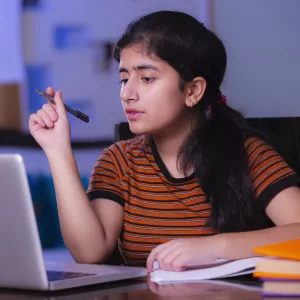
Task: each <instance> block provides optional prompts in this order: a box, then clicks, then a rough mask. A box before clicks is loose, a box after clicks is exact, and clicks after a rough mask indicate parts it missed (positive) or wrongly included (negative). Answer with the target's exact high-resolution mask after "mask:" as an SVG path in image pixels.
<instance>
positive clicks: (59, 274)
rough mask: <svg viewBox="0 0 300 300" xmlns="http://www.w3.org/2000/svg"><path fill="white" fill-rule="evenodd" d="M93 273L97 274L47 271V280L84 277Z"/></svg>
mask: <svg viewBox="0 0 300 300" xmlns="http://www.w3.org/2000/svg"><path fill="white" fill-rule="evenodd" d="M94 275H97V274H90V273H77V272H64V271H47V277H48V281H58V280H64V279H71V278H78V277H86V276H94Z"/></svg>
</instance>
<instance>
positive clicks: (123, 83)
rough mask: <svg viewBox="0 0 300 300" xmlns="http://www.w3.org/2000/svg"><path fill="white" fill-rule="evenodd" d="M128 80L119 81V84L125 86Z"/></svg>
mask: <svg viewBox="0 0 300 300" xmlns="http://www.w3.org/2000/svg"><path fill="white" fill-rule="evenodd" d="M127 81H128V79H121V80H120V81H119V83H120V84H122V85H125V84H126V83H127Z"/></svg>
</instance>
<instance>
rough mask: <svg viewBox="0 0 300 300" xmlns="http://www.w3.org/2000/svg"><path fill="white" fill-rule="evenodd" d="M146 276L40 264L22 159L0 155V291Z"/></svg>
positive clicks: (135, 270)
mask: <svg viewBox="0 0 300 300" xmlns="http://www.w3.org/2000/svg"><path fill="white" fill-rule="evenodd" d="M146 274H147V270H146V268H139V267H123V266H108V265H87V264H76V263H73V262H44V259H43V252H42V247H41V242H40V238H39V233H38V228H37V223H36V218H35V214H34V208H33V203H32V199H31V194H30V189H29V184H28V179H27V174H26V170H25V166H24V162H23V159H22V157H21V156H20V155H18V154H7V155H0V287H5V288H19V289H30V290H61V289H67V288H73V287H79V286H85V285H92V284H98V283H104V282H111V281H117V280H123V279H130V278H137V277H143V276H145V275H146Z"/></svg>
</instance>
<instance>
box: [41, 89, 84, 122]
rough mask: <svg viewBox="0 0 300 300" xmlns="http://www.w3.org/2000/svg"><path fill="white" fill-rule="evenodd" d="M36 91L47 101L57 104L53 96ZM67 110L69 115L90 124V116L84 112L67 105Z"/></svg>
mask: <svg viewBox="0 0 300 300" xmlns="http://www.w3.org/2000/svg"><path fill="white" fill-rule="evenodd" d="M35 91H36V92H37V93H38V94H39V95H41V96H43V97H44V98H46V99H47V100H49V101H50V102H52V103H55V102H54V98H53V97H52V96H50V95H48V94H46V93H44V92H42V91H40V90H38V89H35ZM64 105H65V104H64ZM65 109H66V111H67V112H69V113H70V114H72V115H73V116H75V117H77V118H78V119H80V120H82V121H84V122H86V123H88V122H89V121H90V118H89V116H87V115H86V114H84V113H83V112H81V111H79V110H77V109H73V108H71V107H69V106H67V105H65Z"/></svg>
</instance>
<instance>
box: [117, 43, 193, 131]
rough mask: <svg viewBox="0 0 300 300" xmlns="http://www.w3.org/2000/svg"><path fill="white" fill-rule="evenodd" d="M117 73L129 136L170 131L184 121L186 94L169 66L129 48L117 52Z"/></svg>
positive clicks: (135, 48) (138, 50)
mask: <svg viewBox="0 0 300 300" xmlns="http://www.w3.org/2000/svg"><path fill="white" fill-rule="evenodd" d="M119 73H120V77H121V84H122V87H121V93H120V96H121V100H122V105H123V109H124V112H125V115H126V117H127V120H128V122H129V126H130V130H131V131H132V132H133V133H135V134H145V133H151V134H156V133H161V132H165V131H166V132H172V130H173V129H174V130H175V129H179V128H177V127H178V126H181V125H182V120H185V119H186V121H187V122H188V120H189V118H188V117H187V111H188V109H187V107H186V105H185V100H186V95H185V94H186V93H185V91H182V90H181V89H180V85H179V83H180V77H179V74H178V73H177V72H176V71H175V70H174V69H173V68H172V67H171V66H170V65H169V64H167V63H166V62H164V61H162V60H160V59H159V58H157V57H149V56H147V55H146V54H144V53H143V52H142V51H141V50H140V48H137V47H136V46H135V47H134V46H131V47H128V48H124V49H123V50H122V51H121V54H120V65H119ZM180 124H181V125H180Z"/></svg>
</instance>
